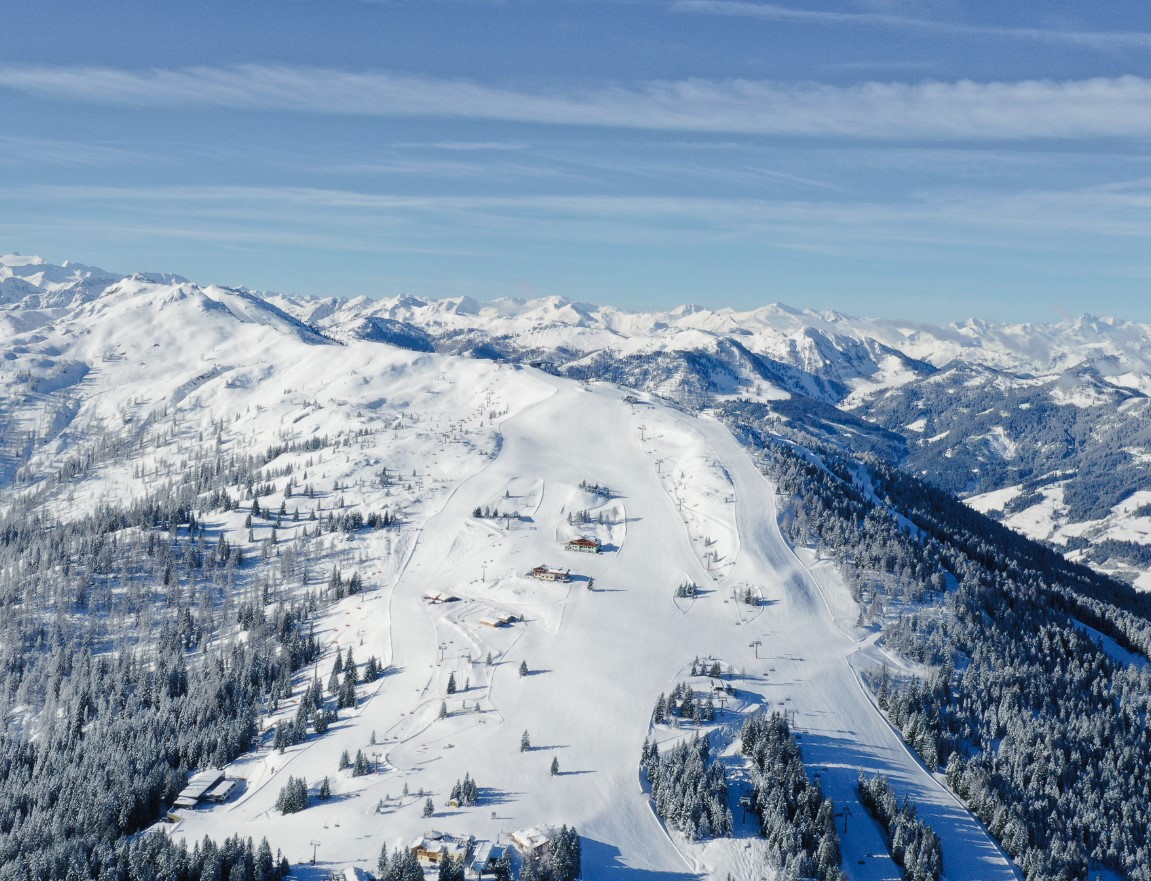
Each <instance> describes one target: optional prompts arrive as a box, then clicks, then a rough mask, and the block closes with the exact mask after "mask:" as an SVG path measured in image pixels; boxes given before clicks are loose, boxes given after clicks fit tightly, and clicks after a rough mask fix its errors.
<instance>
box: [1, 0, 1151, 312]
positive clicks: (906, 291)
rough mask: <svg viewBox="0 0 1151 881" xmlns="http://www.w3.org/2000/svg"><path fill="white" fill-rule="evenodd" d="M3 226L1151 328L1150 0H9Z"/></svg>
mask: <svg viewBox="0 0 1151 881" xmlns="http://www.w3.org/2000/svg"><path fill="white" fill-rule="evenodd" d="M0 121H2V123H0V252H20V253H23V254H38V255H40V256H43V257H44V258H45V259H48V260H51V261H53V262H60V261H63V260H72V261H78V262H81V263H88V264H92V265H97V266H101V267H104V268H106V269H109V270H112V271H120V272H132V271H155V272H174V273H178V274H180V275H184V276H187V277H189V278H192V279H194V280H196V281H200V282H204V283H207V282H216V283H221V284H229V285H245V286H247V287H250V288H254V289H259V290H276V291H282V292H286V293H298V294H311V295H319V296H330V295H339V296H354V295H360V294H364V295H368V296H395V295H399V294H414V295H418V296H432V297H436V296H442V297H447V296H459V295H467V296H472V297H475V298H479V299H490V298H493V297H500V296H515V297H536V296H553V295H559V296H564V297H568V298H570V299H574V300H580V301H587V302H592V303H609V304H613V305H616V306H619V307H622V308H627V309H665V308H671V307H674V306H676V305H678V304H681V303H698V304H701V305H705V306H710V307H722V306H730V307H733V308H737V309H750V308H755V307H757V306H761V305H765V304H767V303H773V302H783V303H788V304H790V305H793V306H797V307H807V308H813V309H821V310H822V309H836V310H839V311H842V312H846V313H849V314H856V315H868V316H878V317H891V318H903V317H906V318H912V319H916V320H924V321H934V322H947V321H953V320H963V319H966V318H969V317H980V318H984V319H987V320H993V321H1052V320H1059V319H1061V318H1065V317H1067V316H1072V315H1078V314H1081V313H1083V312H1089V313H1092V314H1096V315H1115V316H1118V317H1122V318H1129V319H1133V320H1139V321H1151V4H1146V3H1143V2H1134V0H1113V2H1105V3H1090V4H1087V3H1082V2H1078V0H1077V2H1067V0H1044V2H1036V0H1018V2H1015V3H1010V4H1008V3H1002V2H964V0H938V2H935V0H926V2H915V0H820V2H808V0H788V2H783V0H781V2H779V3H769V2H758V0H393V2H366V0H228V2H217V0H200V2H197V3H187V2H184V0H180V2H171V0H151V2H144V0H132V2H128V0H104V2H102V3H98V4H96V3H91V2H87V0H72V2H54V0H45V2H41V3H35V4H33V3H25V4H9V5H8V7H7V8H6V9H5V10H4V12H3V14H2V17H0Z"/></svg>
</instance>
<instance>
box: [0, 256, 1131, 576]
mask: <svg viewBox="0 0 1151 881" xmlns="http://www.w3.org/2000/svg"><path fill="white" fill-rule="evenodd" d="M145 292H147V293H146V294H145ZM132 296H135V297H137V298H139V297H142V296H147V297H149V298H152V299H154V300H155V299H160V300H162V299H164V298H168V297H178V298H179V297H190V298H192V299H193V300H194V301H195V302H197V303H199V304H200V305H199V308H201V309H206V308H209V305H208V304H211V307H210V308H218V309H226V310H228V311H229V312H230V314H232V315H234V316H236V317H238V318H240V319H241V320H242V321H244V322H248V323H251V322H263V323H268V324H270V325H273V326H276V327H279V328H281V329H282V330H285V331H287V332H290V333H293V334H301V335H303V336H304V337H305V338H311V339H313V341H315V342H334V343H348V342H351V341H357V340H359V341H371V342H380V343H384V344H388V345H393V346H398V347H400V348H405V349H410V350H413V351H418V352H441V353H448V354H461V355H467V356H471V357H477V358H483V359H495V360H503V361H511V362H516V363H531V364H535V365H537V366H540V367H543V368H544V369H546V370H549V371H551V372H553V373H556V374H559V375H565V376H570V377H574V378H581V379H589V378H600V379H610V380H613V381H616V382H620V383H624V384H627V385H630V386H634V387H639V388H644V389H646V390H649V391H652V392H654V393H657V394H659V395H661V396H664V397H666V398H668V399H670V400H673V401H678V402H681V403H684V404H688V405H691V406H701V405H702V406H708V405H714V404H717V403H721V402H723V401H727V400H739V399H750V400H755V401H764V402H768V403H769V405H770V407H771V409H772V411H773V413H774V414H775V416H776V418H777V420H778V422H779V427H780V429H781V430H784V431H791V432H792V433H794V434H795V435H796V436H797V437H801V438H804V439H807V440H812V441H815V442H819V443H823V444H831V445H835V446H842V447H844V448H846V449H848V450H850V451H852V452H855V453H859V452H868V453H872V454H876V455H880V456H881V457H882V458H884V459H886V460H888V461H890V462H893V463H895V464H898V465H900V466H901V467H904V468H907V469H908V470H910V471H912V472H914V473H919V474H922V475H924V476H926V477H928V479H930V480H932V481H933V482H935V483H937V484H938V485H940V486H941V487H943V488H945V489H947V490H948V491H950V492H953V493H956V494H958V495H961V496H963V497H964V498H967V499H969V500H970V503H971V504H972V505H974V506H975V507H977V508H978V509H979V510H981V511H985V512H987V513H990V514H991V515H992V516H995V517H1000V518H1002V519H1003V521H1004V522H1005V523H1007V524H1008V525H1010V526H1012V527H1013V528H1015V529H1018V530H1020V531H1022V532H1023V533H1025V534H1027V535H1029V536H1031V537H1033V538H1037V539H1040V540H1043V541H1048V542H1051V543H1053V544H1054V545H1056V546H1059V547H1061V548H1063V549H1064V550H1065V551H1066V552H1067V553H1069V554H1070V555H1072V556H1073V557H1074V558H1077V559H1083V560H1085V561H1087V562H1090V563H1091V564H1093V565H1096V566H1098V567H1100V568H1102V569H1104V570H1106V571H1109V572H1111V573H1113V574H1116V575H1119V576H1120V577H1123V578H1126V579H1129V580H1135V581H1136V583H1138V584H1140V585H1142V586H1145V587H1151V576H1145V575H1144V573H1145V572H1146V571H1147V570H1148V569H1149V568H1151V516H1148V515H1149V514H1151V507H1149V505H1151V429H1149V428H1148V424H1149V423H1148V418H1149V416H1151V411H1149V407H1151V404H1149V403H1148V395H1149V394H1151V327H1149V326H1147V325H1141V324H1137V323H1134V322H1129V321H1122V320H1119V319H1115V318H1095V317H1091V316H1087V315H1084V316H1081V317H1080V318H1077V319H1072V320H1067V321H1063V322H1058V323H1053V324H1022V325H997V324H991V323H987V322H982V321H978V320H974V319H973V320H970V321H966V322H963V323H957V324H951V325H947V326H937V325H928V324H921V323H912V322H906V321H898V320H890V319H863V318H853V317H849V316H845V315H842V314H839V313H837V312H814V311H810V310H800V309H793V308H790V307H787V306H783V305H778V304H776V305H770V306H765V307H763V308H760V309H756V310H752V311H745V312H737V311H734V310H731V309H707V308H703V307H699V306H681V307H678V308H676V309H673V310H670V311H666V312H627V311H623V310H620V309H617V308H614V307H611V306H595V305H591V304H586V303H576V302H571V301H568V300H564V299H561V298H556V297H549V298H543V299H537V300H519V299H501V300H496V301H491V302H484V303H480V302H476V301H474V300H471V299H468V298H466V297H456V298H446V299H440V300H426V299H418V298H414V297H395V298H389V299H381V300H372V299H367V298H363V297H360V298H354V299H339V298H325V299H313V298H302V297H294V296H287V295H281V294H259V293H254V292H251V291H247V290H226V289H224V288H220V287H217V286H204V287H202V286H199V285H195V284H192V283H190V282H188V281H187V280H186V279H182V278H179V277H176V276H170V275H160V274H136V275H133V276H121V275H117V274H114V273H109V272H106V271H104V270H101V269H96V268H93V267H88V266H83V265H79V264H68V263H66V264H64V265H62V266H55V265H52V264H48V263H45V262H43V261H41V260H39V259H38V258H29V257H20V256H14V255H9V256H6V257H3V258H0V304H2V305H0V327H2V328H3V329H4V331H5V332H6V334H7V335H8V336H9V337H11V338H14V339H15V337H16V335H18V334H20V333H36V332H41V331H42V330H43V329H44V328H46V327H49V326H55V325H57V324H58V323H59V322H64V323H65V324H64V325H61V326H67V322H69V321H73V322H75V321H81V322H82V321H85V320H88V318H89V317H90V316H91V314H92V310H100V309H107V308H121V307H116V306H113V305H111V303H112V301H113V300H116V299H117V298H120V299H124V298H127V297H132ZM147 308H155V306H149V307H147ZM293 320H294V322H295V323H293ZM309 335H310V336H309ZM106 344H107V351H105V352H92V353H91V354H93V355H100V356H101V357H103V356H104V355H106V354H108V352H111V351H112V350H114V349H116V348H117V346H118V345H120V344H119V343H117V342H116V341H114V340H108V341H107V343H106ZM9 361H10V363H9V366H10V367H12V368H14V369H17V370H18V369H19V365H18V361H19V359H17V358H11V357H10V358H9ZM55 369H61V368H59V366H58V367H57V368H55ZM69 369H71V368H69ZM41 372H42V371H41ZM38 382H40V383H49V384H50V383H52V382H53V380H52V379H50V378H48V379H45V378H40V379H38ZM18 458H19V456H15V455H14V454H13V453H12V451H11V450H9V451H8V453H7V461H8V463H9V470H11V468H12V467H15V463H16V462H17V460H18Z"/></svg>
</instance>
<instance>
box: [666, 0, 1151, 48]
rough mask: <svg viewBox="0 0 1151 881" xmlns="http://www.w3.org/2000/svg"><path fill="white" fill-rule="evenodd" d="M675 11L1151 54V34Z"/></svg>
mask: <svg viewBox="0 0 1151 881" xmlns="http://www.w3.org/2000/svg"><path fill="white" fill-rule="evenodd" d="M672 9H673V10H675V11H676V12H692V13H703V14H708V15H727V16H740V17H745V18H759V19H763V20H766V21H778V22H791V23H795V24H811V25H853V26H868V27H881V28H888V29H891V30H902V31H919V32H923V33H932V34H943V35H952V36H969V37H992V38H998V39H1011V40H1030V41H1034V42H1042V43H1061V44H1065V45H1075V46H1083V47H1086V48H1091V49H1100V50H1112V49H1151V33H1147V32H1145V31H1077V30H1061V29H1057V28H1022V27H1003V26H997V25H980V24H968V23H965V22H956V21H946V20H942V19H933V18H916V17H914V16H907V15H895V14H892V13H888V12H834V11H829V10H819V9H798V8H795V7H792V6H782V5H779V4H776V3H755V2H748V0H677V2H675V3H673V4H672Z"/></svg>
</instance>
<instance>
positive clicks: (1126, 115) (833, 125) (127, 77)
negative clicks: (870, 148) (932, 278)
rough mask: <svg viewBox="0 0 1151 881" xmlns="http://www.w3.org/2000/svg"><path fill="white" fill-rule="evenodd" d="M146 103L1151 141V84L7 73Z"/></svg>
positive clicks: (905, 135) (693, 127)
mask: <svg viewBox="0 0 1151 881" xmlns="http://www.w3.org/2000/svg"><path fill="white" fill-rule="evenodd" d="M3 89H8V90H15V91H18V92H22V93H26V94H30V95H34V96H38V97H44V98H51V99H56V100H64V101H74V102H87V103H98V104H113V105H126V106H134V107H157V108H172V107H177V106H209V107H218V108H231V109H237V110H251V111H257V110H258V111H283V112H298V113H317V114H339V115H349V116H353V115H355V116H392V117H395V116H409V117H418V116H424V117H437V116H438V117H454V118H462V119H482V120H496V121H504V122H513V123H527V124H543V125H556V126H590V127H610V128H620V129H639V130H645V129H646V130H662V131H689V132H712V133H714V132H726V133H733V134H751V135H785V136H810V137H848V138H868V139H877V140H880V139H925V140H939V139H973V140H982V139H993V140H994V139H999V140H1003V139H1026V138H1080V137H1125V136H1147V135H1151V79H1147V78H1144V77H1138V76H1123V77H1114V78H1102V77H1101V78H1094V79H1086V80H1073V81H1064V82H1058V81H1051V80H1025V81H1018V82H987V83H979V82H973V81H968V80H960V81H956V82H936V81H927V82H920V83H892V82H887V83H884V82H866V83H860V84H858V85H851V86H829V85H824V84H820V83H780V82H772V81H765V80H746V79H740V80H707V79H682V80H660V81H650V82H645V83H641V84H638V85H632V86H605V87H586V88H573V89H562V88H546V89H545V88H540V89H533V90H528V89H512V88H503V87H498V86H490V85H485V84H482V83H477V82H473V81H470V80H460V79H437V78H431V77H421V76H411V75H403V74H394V73H388V72H349V71H343V70H336V69H332V68H306V67H284V66H262V65H243V66H229V67H189V68H178V69H151V70H128V69H121V68H107V67H102V68H80V67H33V68H15V67H0V90H3Z"/></svg>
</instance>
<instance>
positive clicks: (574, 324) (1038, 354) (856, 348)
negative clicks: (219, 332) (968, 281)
mask: <svg viewBox="0 0 1151 881" xmlns="http://www.w3.org/2000/svg"><path fill="white" fill-rule="evenodd" d="M127 278H134V279H137V280H138V281H141V282H147V283H151V284H155V285H166V286H171V287H180V286H184V285H189V284H190V283H189V282H188V281H187V280H186V279H183V278H180V277H178V276H165V275H159V274H138V275H134V276H127V275H119V274H116V273H110V272H107V271H105V270H103V269H99V268H96V267H91V266H85V265H82V264H77V263H71V262H65V263H64V264H62V265H54V264H51V263H47V262H45V261H43V260H42V259H40V258H38V257H26V256H21V255H17V254H8V255H5V256H2V257H0V309H2V310H3V311H5V312H12V311H24V310H30V309H48V308H74V307H76V306H78V305H81V304H83V303H85V302H88V301H90V300H92V299H94V298H96V297H98V296H100V295H101V294H103V293H104V292H105V291H106V290H107V289H109V288H110V287H112V286H114V285H116V284H117V283H118V282H122V281H124V280H125V279H127ZM192 287H199V286H196V285H192ZM200 289H202V290H205V291H208V290H223V289H220V288H215V287H212V286H204V287H202V288H200ZM233 296H243V297H244V298H250V299H248V302H250V303H253V304H255V303H256V302H257V301H259V302H262V303H265V304H268V305H269V306H272V307H275V308H276V309H279V310H281V311H282V312H283V313H285V314H287V315H290V316H292V317H293V318H295V319H296V320H298V321H299V322H301V323H302V324H304V325H307V326H309V327H313V328H316V329H319V330H321V331H323V332H324V333H325V334H327V335H330V336H332V337H334V338H337V339H349V338H362V337H363V335H364V333H365V328H366V327H369V326H371V324H372V322H373V321H374V320H381V319H382V320H384V321H385V322H386V323H388V324H389V326H394V325H391V323H393V322H395V323H398V324H399V325H404V326H411V327H416V328H420V329H421V330H423V331H424V332H426V333H429V334H432V335H434V336H443V335H458V334H462V333H475V334H482V335H484V336H488V337H509V336H510V337H514V338H515V340H516V341H517V344H518V345H519V346H520V347H521V348H523V349H530V348H536V349H552V350H560V349H563V350H567V351H569V352H572V353H582V354H584V355H587V354H590V353H593V352H597V351H601V350H605V349H607V350H611V351H613V352H614V353H616V354H618V355H620V356H628V355H638V354H645V353H651V352H656V351H683V350H690V349H698V348H707V347H708V346H709V345H710V344H711V343H713V342H714V341H715V340H717V339H722V338H725V337H730V338H733V339H736V340H738V341H739V343H740V344H741V345H742V346H743V347H745V348H746V349H747V350H749V351H751V352H754V353H756V354H758V355H763V356H766V357H769V358H771V359H773V360H775V361H778V362H781V363H784V364H787V365H790V366H792V367H795V368H798V369H800V370H803V371H806V372H808V373H811V374H813V375H816V376H819V377H822V378H824V379H827V380H832V381H837V382H842V383H845V384H847V385H849V386H851V387H852V388H856V389H859V390H861V391H866V390H871V389H876V388H882V387H886V386H890V385H899V384H902V383H904V382H907V381H910V380H912V379H915V378H917V377H919V376H922V375H923V373H924V370H923V368H924V367H925V366H926V365H931V366H933V367H936V368H939V367H943V366H945V365H947V364H949V363H951V362H955V361H958V362H961V363H967V364H973V365H980V366H984V367H989V368H994V369H998V370H1005V371H1010V372H1011V373H1016V374H1021V373H1032V374H1054V373H1059V372H1062V371H1065V370H1068V369H1071V368H1073V367H1076V366H1077V365H1082V364H1090V365H1091V366H1092V368H1093V369H1094V370H1095V371H1096V372H1097V373H1098V374H1099V375H1100V376H1101V377H1103V378H1105V379H1107V380H1109V381H1110V382H1112V383H1114V384H1116V385H1120V386H1126V387H1131V388H1135V389H1138V390H1140V391H1145V392H1146V391H1151V379H1148V376H1149V375H1151V326H1148V325H1144V324H1138V323H1135V322H1130V321H1123V320H1120V319H1116V318H1111V317H1095V316H1091V315H1086V314H1085V315H1082V316H1080V317H1079V318H1076V319H1071V320H1067V321H1062V322H1056V323H1034V324H1033V323H1027V324H995V323H991V322H986V321H982V320H979V319H970V320H967V321H963V322H956V323H952V324H948V325H934V324H925V323H917V322H908V321H901V320H896V319H884V318H859V317H852V316H848V315H844V314H842V313H840V312H836V311H832V310H824V311H816V310H811V309H797V308H793V307H790V306H786V305H783V304H779V303H775V304H770V305H765V306H762V307H760V308H757V309H752V310H745V311H738V310H735V309H731V308H726V307H723V308H708V307H703V306H698V305H694V304H688V305H682V306H678V307H676V308H674V309H669V310H665V311H646V312H632V311H627V310H623V309H619V308H616V307H614V306H607V305H595V304H591V303H582V302H577V301H572V300H568V299H566V298H563V297H554V296H553V297H543V298H538V299H520V298H513V297H505V298H500V299H495V300H490V301H486V302H479V301H477V300H474V299H472V298H470V297H445V298H442V299H429V298H420V297H411V296H396V297H389V298H383V299H378V300H376V299H370V298H367V297H354V298H337V297H328V298H315V297H304V296H297V295H286V294H276V293H266V294H265V293H259V292H254V291H247V290H244V291H235V292H233ZM252 314H253V313H252V312H251V311H250V310H249V311H248V312H247V315H248V317H249V318H250V317H252Z"/></svg>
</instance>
